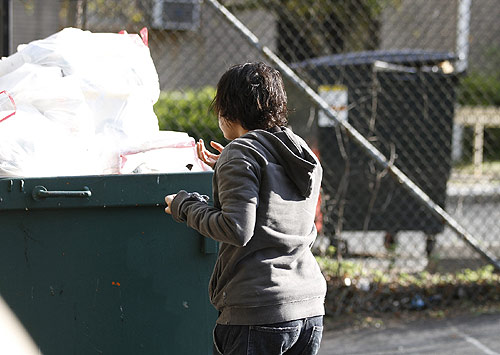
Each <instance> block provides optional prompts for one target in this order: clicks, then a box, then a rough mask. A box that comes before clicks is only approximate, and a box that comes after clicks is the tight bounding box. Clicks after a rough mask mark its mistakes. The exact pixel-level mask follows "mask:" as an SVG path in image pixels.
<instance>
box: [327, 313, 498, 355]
mask: <svg viewBox="0 0 500 355" xmlns="http://www.w3.org/2000/svg"><path fill="white" fill-rule="evenodd" d="M330 354H349V355H351V354H363V355H379V354H380V355H382V354H384V355H386V354H439V355H451V354H453V355H482V354H487V355H500V313H491V314H481V315H460V316H457V317H452V318H447V319H424V320H422V319H421V320H415V321H412V322H409V323H399V324H391V325H390V326H389V325H388V326H382V327H380V328H378V329H377V328H375V327H370V328H366V329H361V330H356V329H344V330H330V331H325V332H324V334H323V340H322V342H321V348H320V351H319V355H330Z"/></svg>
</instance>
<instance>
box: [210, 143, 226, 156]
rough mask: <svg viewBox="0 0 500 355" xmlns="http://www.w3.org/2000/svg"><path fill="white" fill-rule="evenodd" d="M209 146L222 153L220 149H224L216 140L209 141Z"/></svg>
mask: <svg viewBox="0 0 500 355" xmlns="http://www.w3.org/2000/svg"><path fill="white" fill-rule="evenodd" d="M210 146H211V147H212V148H214V149H216V150H218V151H219V153H222V151H223V150H224V146H223V145H222V144H220V143H217V142H214V141H211V142H210Z"/></svg>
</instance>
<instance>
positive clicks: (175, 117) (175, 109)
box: [154, 87, 226, 146]
mask: <svg viewBox="0 0 500 355" xmlns="http://www.w3.org/2000/svg"><path fill="white" fill-rule="evenodd" d="M214 96H215V88H213V87H205V88H202V89H196V90H195V89H189V90H183V91H180V90H175V91H164V92H162V93H161V94H160V98H159V99H158V102H157V103H156V104H155V105H154V111H155V113H156V116H157V117H158V124H159V126H160V129H161V130H168V131H181V132H186V133H188V134H189V135H190V136H191V137H193V138H194V139H195V140H198V139H199V138H202V139H203V140H204V141H205V142H206V143H207V146H208V143H209V142H210V140H215V141H217V142H220V143H221V144H223V145H225V143H226V141H225V140H224V136H223V135H222V132H221V131H220V129H219V123H218V121H217V117H216V116H215V114H214V113H213V112H211V111H209V107H210V103H211V102H212V99H213V98H214Z"/></svg>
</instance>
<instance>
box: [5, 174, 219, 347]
mask: <svg viewBox="0 0 500 355" xmlns="http://www.w3.org/2000/svg"><path fill="white" fill-rule="evenodd" d="M211 178H212V173H211V172H203V173H180V174H160V175H155V174H146V175H104V176H79V177H51V178H25V179H21V178H16V179H10V178H3V179H0V243H1V244H0V296H1V297H2V298H3V300H4V301H5V302H6V303H7V304H8V305H9V307H10V308H11V309H12V311H13V312H14V313H15V315H16V316H17V317H18V318H19V320H20V321H21V323H22V324H23V326H24V327H25V328H26V330H27V331H28V333H29V334H30V335H31V337H32V338H33V340H34V342H35V343H36V344H37V346H38V347H39V348H40V351H41V353H43V354H65V355H66V354H212V335H211V334H212V328H213V326H214V323H215V319H216V317H217V313H216V311H215V309H214V308H213V307H212V305H211V304H210V303H209V300H208V295H207V288H208V282H209V278H210V274H211V272H212V269H213V265H214V263H215V259H216V253H217V243H216V242H215V241H213V240H211V239H208V238H204V237H202V236H201V235H199V234H198V233H197V232H195V231H194V230H192V229H190V228H188V227H186V225H185V224H180V223H176V222H174V221H173V220H172V218H171V216H169V215H166V214H165V212H164V207H165V206H164V196H165V195H166V194H169V193H175V192H177V191H178V190H179V189H186V190H192V191H198V192H200V193H203V194H207V195H209V196H210V195H211Z"/></svg>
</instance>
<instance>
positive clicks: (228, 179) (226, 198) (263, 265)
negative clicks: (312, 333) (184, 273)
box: [171, 127, 326, 325]
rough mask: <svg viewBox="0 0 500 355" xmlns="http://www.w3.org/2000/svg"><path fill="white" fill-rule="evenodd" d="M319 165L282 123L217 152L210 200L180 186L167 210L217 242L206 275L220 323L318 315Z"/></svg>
mask: <svg viewBox="0 0 500 355" xmlns="http://www.w3.org/2000/svg"><path fill="white" fill-rule="evenodd" d="M321 177H322V168H321V165H320V163H319V161H318V159H317V158H316V157H315V155H314V154H313V153H312V152H311V150H310V149H309V147H308V146H307V144H306V143H305V142H304V141H303V140H302V139H301V138H300V137H298V136H296V135H295V134H294V133H292V131H291V130H289V129H287V128H277V127H275V128H273V129H271V130H269V131H265V130H259V129H257V130H252V131H250V132H248V133H246V134H244V135H243V136H241V137H240V138H237V139H235V140H234V141H232V142H231V143H229V144H228V145H227V146H226V147H225V148H224V150H223V151H222V153H221V155H220V157H219V159H218V161H217V164H216V166H215V171H214V175H213V195H214V206H210V205H208V204H207V202H206V201H205V199H204V198H203V197H202V196H200V195H199V194H197V193H188V192H186V191H180V192H179V193H178V194H177V196H176V197H175V198H174V200H173V202H172V208H171V209H172V216H173V217H174V219H175V220H176V221H178V222H187V225H188V226H189V227H191V228H194V229H196V230H197V231H199V232H200V233H201V234H202V235H204V236H206V237H209V238H213V239H215V240H217V241H219V242H221V243H220V249H219V256H218V259H217V262H216V265H215V268H214V271H213V274H212V277H211V280H210V286H209V293H210V300H211V302H212V304H213V305H214V306H215V308H217V309H218V310H219V311H220V316H219V318H218V320H217V323H219V324H237V325H258V324H271V323H278V322H284V321H290V320H295V319H301V318H306V317H312V316H318V315H323V314H324V298H325V294H326V282H325V279H324V277H323V275H322V273H321V270H320V268H319V266H318V263H317V262H316V260H315V258H314V256H313V254H312V252H311V246H312V244H313V242H314V240H315V238H316V228H315V225H314V217H315V211H316V204H317V201H318V196H319V190H320V185H321Z"/></svg>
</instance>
